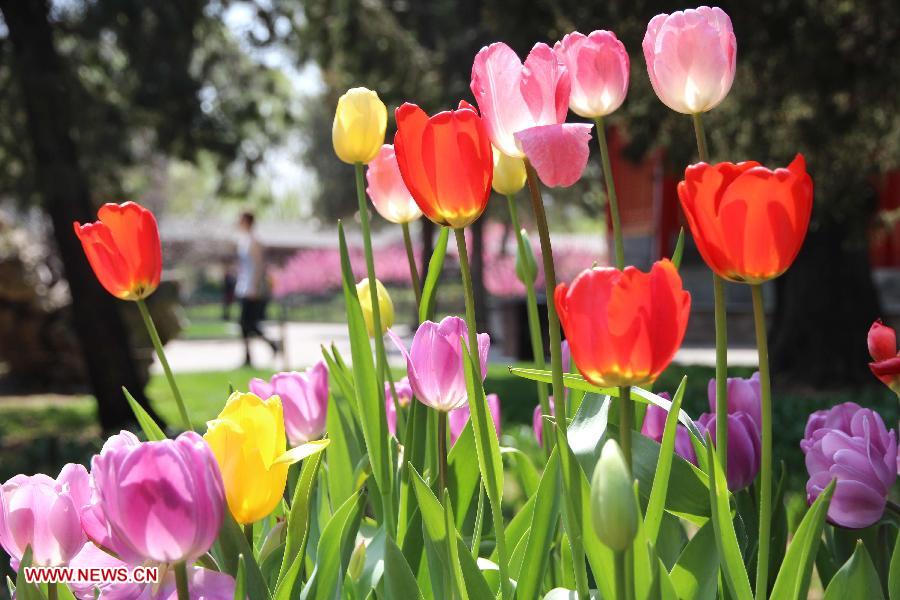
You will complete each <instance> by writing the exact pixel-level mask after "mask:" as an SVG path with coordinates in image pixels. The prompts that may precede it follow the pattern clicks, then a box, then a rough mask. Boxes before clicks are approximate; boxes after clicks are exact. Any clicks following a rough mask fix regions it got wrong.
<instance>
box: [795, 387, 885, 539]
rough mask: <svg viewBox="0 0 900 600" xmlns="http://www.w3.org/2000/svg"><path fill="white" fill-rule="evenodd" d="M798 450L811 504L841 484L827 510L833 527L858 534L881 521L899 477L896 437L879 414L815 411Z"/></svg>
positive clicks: (845, 408) (853, 408) (850, 406)
mask: <svg viewBox="0 0 900 600" xmlns="http://www.w3.org/2000/svg"><path fill="white" fill-rule="evenodd" d="M800 448H801V449H802V450H803V452H804V453H805V454H806V470H807V471H808V472H809V481H808V482H807V484H806V499H807V501H808V502H809V503H812V502H813V500H815V499H816V498H817V497H818V496H819V494H820V493H822V490H824V489H825V488H826V487H828V484H829V483H830V482H831V480H832V479H836V480H837V485H836V487H835V490H834V496H833V497H832V498H831V504H830V505H829V507H828V519H829V520H830V521H831V522H832V523H835V524H837V525H841V526H843V527H850V528H853V529H857V528H862V527H868V526H870V525H872V524H874V523H875V522H876V521H878V519H880V518H881V516H882V514H884V507H885V504H886V502H887V496H888V492H889V491H890V489H891V486H892V485H894V481H895V480H896V478H897V436H896V435H895V433H894V430H893V429H891V430H890V431H889V430H888V429H887V427H885V424H884V421H882V420H881V417H880V416H879V415H878V413H876V412H874V411H872V410H870V409H868V408H861V407H860V406H859V405H858V404H856V403H854V402H845V403H843V404H838V405H837V406H835V407H833V408H831V409H830V410H820V411H817V412H814V413H813V414H811V415H810V416H809V420H808V421H807V423H806V436H805V437H804V439H803V440H802V441H801V442H800Z"/></svg>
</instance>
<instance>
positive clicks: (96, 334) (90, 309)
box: [0, 0, 152, 430]
mask: <svg viewBox="0 0 900 600" xmlns="http://www.w3.org/2000/svg"><path fill="white" fill-rule="evenodd" d="M48 9H49V7H48V5H47V2H46V0H0V10H2V12H3V16H4V18H5V21H6V26H7V27H8V28H9V38H10V40H11V41H12V46H13V70H14V74H15V77H16V79H17V80H18V84H19V85H20V86H21V88H22V97H23V99H24V104H25V112H26V114H27V118H28V130H29V137H30V138H31V139H30V143H31V151H32V153H33V157H34V161H35V165H36V167H35V173H36V175H37V187H38V192H39V194H40V196H41V199H42V202H43V206H44V209H45V210H46V211H47V213H48V214H49V215H50V219H51V222H52V224H53V234H54V237H55V239H56V244H57V249H58V251H59V256H60V258H61V260H62V262H63V267H64V269H65V274H66V279H67V280H68V283H69V288H70V290H71V295H72V314H73V319H74V327H75V332H76V334H77V336H78V339H79V341H80V344H81V348H82V352H83V353H84V356H85V362H86V364H87V371H88V377H89V379H90V382H91V387H92V388H93V391H94V395H95V396H96V398H97V408H98V414H99V417H100V424H101V426H102V427H103V429H104V430H113V429H117V428H120V427H122V426H123V425H125V424H127V423H132V422H133V421H134V416H133V415H132V413H131V410H130V408H129V407H128V403H127V402H126V400H125V397H124V396H123V394H122V389H121V388H122V386H124V387H126V388H127V389H128V390H129V391H130V392H131V393H132V394H133V395H134V397H135V398H136V399H137V400H138V402H140V403H141V404H142V405H144V406H145V407H147V408H149V407H148V406H147V400H146V397H145V395H144V390H143V385H142V384H141V383H140V382H141V377H140V376H139V374H138V370H137V366H136V362H135V360H134V357H133V355H132V349H131V347H130V345H129V340H128V332H127V330H126V328H125V325H124V322H123V320H122V317H121V315H120V313H119V306H117V303H118V302H119V301H118V300H116V299H114V298H113V297H112V296H111V295H109V294H108V293H107V292H106V291H105V290H104V289H103V288H102V287H101V286H100V284H99V283H98V282H97V279H96V278H95V277H94V274H93V272H92V270H91V268H90V265H89V264H88V262H87V259H86V258H85V256H84V252H83V251H82V248H81V243H80V242H79V241H78V239H77V237H76V236H75V234H74V232H73V230H72V223H73V222H74V221H80V222H85V221H91V220H94V219H95V218H96V207H95V206H94V204H93V202H92V200H91V194H90V189H89V184H88V180H87V177H86V176H85V174H84V172H83V171H82V170H81V167H80V165H79V158H78V150H77V148H76V145H75V142H74V140H73V139H72V135H71V132H72V130H73V126H74V122H73V119H72V116H71V113H70V110H71V109H72V108H73V107H72V106H71V98H72V96H71V94H69V93H68V88H69V86H70V79H69V78H68V73H67V72H66V71H65V69H64V66H63V63H62V61H61V59H60V56H59V54H58V53H57V51H56V48H55V46H54V44H53V35H52V31H51V28H50V24H49V22H48ZM151 414H152V412H151Z"/></svg>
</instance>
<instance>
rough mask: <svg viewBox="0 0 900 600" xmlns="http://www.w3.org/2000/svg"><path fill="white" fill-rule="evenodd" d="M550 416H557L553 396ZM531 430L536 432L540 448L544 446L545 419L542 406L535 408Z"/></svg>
mask: <svg viewBox="0 0 900 600" xmlns="http://www.w3.org/2000/svg"><path fill="white" fill-rule="evenodd" d="M550 414H551V415H555V414H556V407H555V406H554V405H553V396H550ZM531 428H532V429H533V430H534V437H535V439H537V443H538V446H543V445H544V419H543V418H542V413H541V405H540V404H538V405H537V406H535V407H534V414H532V416H531Z"/></svg>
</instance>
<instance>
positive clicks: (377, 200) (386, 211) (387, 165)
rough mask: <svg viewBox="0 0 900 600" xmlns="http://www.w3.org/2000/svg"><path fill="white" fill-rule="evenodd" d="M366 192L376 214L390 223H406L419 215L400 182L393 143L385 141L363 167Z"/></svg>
mask: <svg viewBox="0 0 900 600" xmlns="http://www.w3.org/2000/svg"><path fill="white" fill-rule="evenodd" d="M366 182H367V183H368V187H366V192H368V194H369V198H371V199H372V204H373V205H374V206H375V210H377V211H378V214H379V215H381V216H382V217H384V218H385V219H387V220H388V221H390V222H391V223H398V224H403V223H409V222H410V221H415V220H416V219H418V218H419V217H421V216H422V211H421V210H419V205H418V204H416V201H415V200H414V199H413V197H412V194H410V193H409V190H408V189H407V188H406V184H405V183H403V177H402V176H401V175H400V167H399V165H398V164H397V156H396V155H395V154H394V147H393V146H392V145H391V144H385V145H384V146H382V147H381V151H379V152H378V156H376V157H375V159H374V160H373V161H372V162H370V163H369V168H368V169H367V170H366Z"/></svg>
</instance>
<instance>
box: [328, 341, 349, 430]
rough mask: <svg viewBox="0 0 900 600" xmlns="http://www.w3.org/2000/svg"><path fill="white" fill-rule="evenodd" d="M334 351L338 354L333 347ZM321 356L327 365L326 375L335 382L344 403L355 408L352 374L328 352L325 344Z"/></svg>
mask: <svg viewBox="0 0 900 600" xmlns="http://www.w3.org/2000/svg"><path fill="white" fill-rule="evenodd" d="M334 352H335V355H338V354H337V348H335V349H334ZM322 357H323V358H324V359H325V364H326V365H328V375H329V379H330V381H333V382H334V383H335V384H337V389H338V391H339V392H340V394H341V396H342V397H343V398H344V399H345V400H346V401H347V402H346V404H347V405H348V406H351V407H353V409H355V408H356V407H355V405H354V404H355V401H356V388H355V387H354V386H353V380H352V377H353V374H352V373H351V372H350V371H349V370H348V369H347V367H346V366H344V365H341V364H340V363H338V361H337V360H336V359H335V358H334V357H333V356H332V355H331V353H329V351H328V348H326V347H325V346H322ZM329 413H330V411H329ZM354 414H355V413H354Z"/></svg>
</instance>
